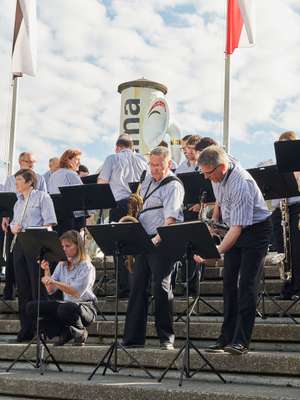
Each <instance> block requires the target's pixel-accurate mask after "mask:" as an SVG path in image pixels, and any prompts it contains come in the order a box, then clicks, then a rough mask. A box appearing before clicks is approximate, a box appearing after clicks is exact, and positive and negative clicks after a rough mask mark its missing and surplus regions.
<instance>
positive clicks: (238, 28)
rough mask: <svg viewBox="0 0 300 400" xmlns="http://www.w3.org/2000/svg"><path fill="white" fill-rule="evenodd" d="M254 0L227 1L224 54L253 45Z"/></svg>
mask: <svg viewBox="0 0 300 400" xmlns="http://www.w3.org/2000/svg"><path fill="white" fill-rule="evenodd" d="M254 21H255V19H254V0H228V7H227V38H226V51H225V52H226V54H227V55H228V54H232V53H233V52H234V50H235V49H236V48H238V47H249V46H253V45H254V43H255V26H254Z"/></svg>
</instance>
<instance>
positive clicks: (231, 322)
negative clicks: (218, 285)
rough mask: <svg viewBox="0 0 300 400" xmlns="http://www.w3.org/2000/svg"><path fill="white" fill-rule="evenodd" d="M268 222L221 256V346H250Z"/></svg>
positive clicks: (249, 231) (255, 227)
mask: <svg viewBox="0 0 300 400" xmlns="http://www.w3.org/2000/svg"><path fill="white" fill-rule="evenodd" d="M271 230H272V227H271V220H270V218H268V219H267V220H266V221H264V222H261V223H258V224H255V225H252V226H250V227H247V228H246V229H244V230H243V231H242V234H241V236H240V237H239V239H238V241H237V242H236V244H235V245H234V246H233V247H232V248H231V250H229V251H228V252H227V253H225V256H224V277H223V281H224V293H223V296H224V321H223V325H222V330H221V336H220V337H219V340H220V341H221V342H222V343H223V344H225V345H226V344H234V343H238V344H242V345H244V346H246V347H248V346H249V343H250V340H251V335H252V330H253V326H254V322H255V314H256V302H257V287H258V283H259V279H260V277H261V273H262V268H263V266H264V259H265V256H266V254H267V250H268V245H269V242H270V236H271Z"/></svg>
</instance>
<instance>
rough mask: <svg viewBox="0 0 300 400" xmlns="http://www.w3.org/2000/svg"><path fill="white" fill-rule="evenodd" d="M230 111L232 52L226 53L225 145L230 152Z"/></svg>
mask: <svg viewBox="0 0 300 400" xmlns="http://www.w3.org/2000/svg"><path fill="white" fill-rule="evenodd" d="M229 113H230V54H226V55H225V84H224V115H223V146H224V149H225V151H226V152H229V150H230V136H229Z"/></svg>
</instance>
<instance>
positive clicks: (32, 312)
mask: <svg viewBox="0 0 300 400" xmlns="http://www.w3.org/2000/svg"><path fill="white" fill-rule="evenodd" d="M60 241H61V244H62V247H63V250H64V252H65V255H66V257H67V261H61V262H59V263H58V264H57V266H56V268H55V270H54V272H53V274H52V275H51V274H50V268H49V263H48V262H47V261H46V260H43V261H42V262H41V263H40V266H41V268H42V269H43V270H44V276H43V278H42V282H43V284H44V285H45V287H46V289H47V292H48V293H49V294H50V295H51V294H53V293H54V292H56V291H57V290H60V291H61V292H62V294H63V301H60V300H46V301H44V300H43V301H41V302H40V317H41V318H42V321H41V327H42V328H41V329H43V331H44V332H45V333H46V335H47V336H48V337H49V338H53V337H55V336H59V339H58V340H57V341H56V342H55V343H54V345H55V346H63V345H64V344H65V343H67V342H69V341H70V340H71V339H74V345H77V346H81V345H84V344H85V342H86V339H87V336H88V332H87V329H86V328H87V327H88V326H89V325H90V324H91V323H92V322H93V321H94V320H95V317H96V315H97V311H96V308H95V306H94V303H95V301H96V296H95V295H94V293H93V285H94V282H95V268H94V266H93V265H92V263H91V262H90V260H89V257H88V256H87V255H86V253H85V249H84V243H83V240H82V238H81V236H80V234H79V233H78V232H77V231H74V230H71V231H67V232H65V233H64V234H63V235H62V236H61V237H60ZM37 306H38V303H37V301H32V302H30V303H29V304H28V305H27V314H28V316H30V317H31V318H33V319H35V318H36V316H37Z"/></svg>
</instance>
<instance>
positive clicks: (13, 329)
mask: <svg viewBox="0 0 300 400" xmlns="http://www.w3.org/2000/svg"><path fill="white" fill-rule="evenodd" d="M94 264H95V266H96V267H97V277H98V278H99V279H101V277H102V276H103V262H102V261H100V260H96V261H95V263H94ZM106 267H107V278H108V282H107V290H108V292H109V293H111V294H112V291H113V265H112V262H111V260H110V259H108V260H107V265H106ZM222 275H223V267H222V265H220V264H219V266H217V267H213V266H212V267H208V268H207V270H206V273H205V279H204V281H203V282H202V283H201V295H202V296H203V298H204V300H205V301H208V302H209V304H211V305H212V306H213V307H214V308H216V309H217V310H218V311H220V312H221V313H222V310H223V301H222V290H223V287H222V286H223V285H222ZM265 278H266V288H267V291H268V293H270V294H272V295H275V294H278V293H279V291H280V287H281V285H282V282H281V281H280V279H279V268H278V265H275V266H274V265H271V264H270V257H269V258H268V259H267V260H266V266H265ZM98 290H99V288H98ZM1 291H2V287H1V286H0V293H1ZM177 292H178V293H177V294H178V295H179V296H177V297H176V298H175V313H176V314H179V313H181V312H182V311H183V310H184V309H185V308H186V301H185V299H183V298H182V297H180V293H181V292H182V287H181V286H180V285H178V289H177ZM102 293H103V292H102V290H99V293H98V295H99V297H98V298H99V301H98V307H99V309H100V310H101V311H102V313H103V315H104V316H105V318H106V320H103V317H102V316H101V315H100V314H99V315H98V318H97V321H95V322H94V323H93V324H92V325H91V326H90V328H89V338H88V343H87V345H86V346H85V347H81V348H80V347H79V348H78V347H73V346H71V345H66V346H64V347H62V348H53V354H54V355H55V357H56V358H57V360H58V361H59V363H60V364H61V366H62V368H63V370H64V372H63V373H59V372H57V371H56V370H55V366H54V365H52V364H50V365H49V367H48V369H47V371H46V372H45V374H44V375H40V374H39V372H38V371H37V370H34V369H33V368H32V367H31V366H30V364H28V363H26V362H25V361H22V362H19V363H18V364H17V365H16V366H15V367H14V369H13V370H12V371H11V372H10V373H7V372H6V368H7V366H8V365H9V364H10V363H11V362H12V361H13V360H14V359H15V358H16V357H17V355H18V354H19V353H20V352H21V350H22V349H24V347H25V344H16V343H13V340H14V339H15V337H16V336H15V335H16V333H17V332H18V329H19V321H18V316H17V303H16V301H10V302H8V304H9V306H10V307H7V305H5V304H4V303H2V302H1V301H0V399H2V398H3V399H5V398H7V399H13V398H27V399H31V398H35V399H89V400H90V399H91V398H93V399H115V398H117V397H119V398H120V399H121V398H122V399H136V398H141V399H147V400H148V399H156V400H158V399H178V400H179V399H180V400H181V399H182V400H183V399H185V400H194V399H253V400H254V399H261V400H263V399H299V398H300V356H299V350H300V324H299V325H298V324H296V323H294V322H293V321H292V320H291V319H290V318H287V317H281V316H280V310H279V309H278V307H277V306H276V305H275V304H274V303H273V302H272V301H271V300H269V299H266V300H265V313H266V317H267V318H266V319H261V318H259V317H257V320H256V325H255V328H254V332H253V340H252V344H251V351H250V352H249V353H248V354H247V355H243V356H231V355H228V354H226V353H224V354H209V353H205V352H204V349H205V347H207V346H208V345H209V344H211V343H213V342H214V340H215V339H216V338H217V337H218V334H219V331H220V327H221V323H222V317H221V316H219V315H217V314H216V313H215V312H214V311H213V310H212V309H210V308H209V307H208V306H206V305H205V304H204V303H201V302H200V303H199V304H198V306H197V307H196V308H195V313H194V314H193V315H192V317H191V320H192V322H191V329H190V336H191V339H192V340H193V342H194V344H195V345H196V346H197V347H198V348H199V349H200V350H201V351H203V355H205V357H206V358H207V359H208V360H209V361H210V362H211V363H213V365H214V366H215V368H216V369H217V370H218V371H220V372H221V373H222V375H223V376H224V377H225V379H226V380H227V382H228V383H227V384H226V385H224V384H223V383H222V382H221V381H220V380H219V378H218V377H217V376H216V375H215V374H213V373H212V372H211V371H210V370H209V369H208V368H207V367H205V368H204V370H203V371H201V372H200V373H198V374H196V375H195V377H193V378H192V379H184V382H183V386H182V387H179V386H178V378H179V373H178V371H177V370H176V368H174V369H172V371H170V373H169V374H168V375H167V377H166V378H165V379H164V380H163V381H162V383H158V382H157V379H155V380H153V379H150V378H147V377H146V375H145V374H144V373H143V372H142V371H140V370H138V369H136V368H130V369H128V362H129V360H128V358H127V356H126V355H125V354H124V353H123V352H119V353H118V361H119V365H120V366H121V367H122V369H121V370H120V372H119V373H112V372H111V371H108V372H107V374H106V375H105V376H102V375H101V373H102V369H100V370H99V371H98V372H97V374H96V376H95V377H94V378H93V379H92V381H88V380H87V378H88V376H89V374H90V373H91V371H92V370H93V368H94V367H95V365H96V364H97V362H98V361H99V360H100V359H101V357H103V355H104V354H105V352H106V351H107V348H108V347H107V346H108V344H110V343H111V341H112V338H113V335H114V321H113V312H114V304H115V299H114V297H113V296H108V297H106V298H104V297H101V294H102ZM191 301H192V299H191ZM278 303H279V304H280V306H281V307H282V308H283V309H285V308H286V307H287V306H288V305H289V304H290V303H291V302H290V301H280V302H278ZM151 307H153V306H150V311H151ZM261 307H262V304H260V307H259V308H260V309H261ZM126 308H127V301H126V300H121V301H120V306H119V310H120V318H119V333H120V337H121V336H122V332H123V329H124V321H125V313H126ZM292 314H293V316H294V317H295V318H296V321H298V316H299V314H300V302H299V303H298V304H297V305H296V306H295V307H294V308H293V309H292ZM174 317H176V315H175V316H174ZM299 322H300V317H299ZM175 331H176V347H177V349H178V348H179V347H180V346H181V345H182V344H183V343H184V339H185V325H184V322H182V321H181V320H180V321H178V322H175ZM50 347H51V344H50ZM177 349H176V350H177ZM130 353H132V354H133V355H134V357H135V358H137V359H138V360H139V362H141V363H142V364H143V365H144V366H145V367H147V368H149V370H150V371H151V373H152V374H153V375H154V376H155V377H156V378H158V377H159V376H160V375H161V373H162V371H163V370H164V369H165V368H166V367H167V366H168V364H169V363H170V362H171V360H172V359H173V357H174V356H175V354H176V351H175V350H174V351H163V350H160V349H159V347H158V340H157V339H156V333H155V326H154V320H153V316H151V312H150V316H149V321H148V327H147V345H146V347H145V348H144V349H132V350H130ZM34 357H35V346H31V348H30V349H29V351H28V352H27V354H26V358H27V359H33V360H34ZM179 363H180V360H179V361H178V362H177V364H176V367H178V366H179ZM202 364H203V363H202V361H201V360H200V359H199V356H198V355H197V354H196V352H195V351H191V367H192V368H193V369H195V370H197V369H199V368H200V367H201V366H202Z"/></svg>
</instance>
